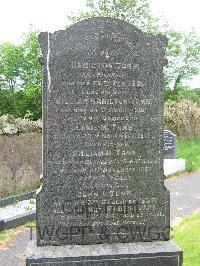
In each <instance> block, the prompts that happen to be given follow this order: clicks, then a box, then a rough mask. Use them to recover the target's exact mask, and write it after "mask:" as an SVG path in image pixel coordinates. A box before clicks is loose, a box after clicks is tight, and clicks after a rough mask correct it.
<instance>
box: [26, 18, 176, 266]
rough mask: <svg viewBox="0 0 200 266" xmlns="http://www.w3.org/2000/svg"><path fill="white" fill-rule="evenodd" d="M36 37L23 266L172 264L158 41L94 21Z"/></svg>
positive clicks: (116, 23)
mask: <svg viewBox="0 0 200 266" xmlns="http://www.w3.org/2000/svg"><path fill="white" fill-rule="evenodd" d="M39 42H40V45H41V48H42V53H43V58H42V60H41V61H42V64H43V121H44V130H43V134H44V136H43V184H42V186H41V188H40V191H39V193H38V195H37V246H36V244H35V243H32V244H31V245H30V246H29V249H28V259H27V265H32V264H33V265H46V264H42V263H46V262H48V263H49V264H48V265H55V263H56V265H144V264H145V263H147V264H146V265H181V252H180V250H179V249H178V248H177V247H176V246H175V245H174V244H173V243H172V242H171V241H169V229H170V216H169V208H170V207H169V203H170V202H169V192H168V191H167V189H166V188H165V186H164V173H163V92H162V85H163V66H164V65H165V63H166V60H165V58H164V53H165V48H166V45H167V39H166V38H165V37H164V36H153V35H148V34H144V33H143V32H141V31H140V30H138V29H137V28H136V27H134V26H132V25H130V24H129V23H127V22H124V21H120V20H117V19H111V18H94V19H87V20H83V21H81V22H79V23H77V24H75V25H73V26H71V27H70V28H68V29H67V30H63V31H58V32H55V33H54V34H51V33H42V34H40V36H39ZM31 263H32V264H31ZM37 263H38V264H37ZM108 263H109V264H108Z"/></svg>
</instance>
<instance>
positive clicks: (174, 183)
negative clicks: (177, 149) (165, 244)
mask: <svg viewBox="0 0 200 266" xmlns="http://www.w3.org/2000/svg"><path fill="white" fill-rule="evenodd" d="M166 187H167V188H168V189H169V190H170V195H171V213H170V218H171V224H172V226H173V225H175V224H177V222H179V221H180V219H181V218H182V217H184V216H187V215H191V214H192V213H193V212H194V211H196V210H197V209H200V172H199V173H192V174H189V175H184V176H180V177H178V178H176V179H168V180H166ZM34 238H35V231H34V232H33V239H34ZM29 241H30V232H29V231H27V230H26V231H24V232H22V233H20V234H19V235H18V236H17V237H16V238H15V239H14V240H13V241H12V242H11V245H10V247H9V249H7V250H4V251H0V265H1V266H25V256H26V247H27V244H28V242H29Z"/></svg>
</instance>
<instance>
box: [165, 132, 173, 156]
mask: <svg viewBox="0 0 200 266" xmlns="http://www.w3.org/2000/svg"><path fill="white" fill-rule="evenodd" d="M164 159H176V135H175V134H173V133H172V132H171V131H170V130H164Z"/></svg>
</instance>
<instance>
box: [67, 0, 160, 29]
mask: <svg viewBox="0 0 200 266" xmlns="http://www.w3.org/2000/svg"><path fill="white" fill-rule="evenodd" d="M86 7H87V10H86V11H82V12H80V13H79V14H78V15H71V16H68V21H69V23H70V24H73V23H75V22H77V21H80V20H82V19H86V18H92V17H99V16H101V17H114V18H118V19H123V20H126V21H128V22H129V23H131V24H134V25H135V26H137V27H138V28H140V29H142V30H144V31H146V32H151V31H155V30H156V25H157V24H156V21H157V20H156V19H154V18H153V16H152V15H151V12H150V7H149V1H148V0H86Z"/></svg>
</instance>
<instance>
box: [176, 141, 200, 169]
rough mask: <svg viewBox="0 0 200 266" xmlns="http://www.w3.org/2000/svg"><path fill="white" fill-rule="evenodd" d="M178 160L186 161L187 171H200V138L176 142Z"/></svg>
mask: <svg viewBox="0 0 200 266" xmlns="http://www.w3.org/2000/svg"><path fill="white" fill-rule="evenodd" d="M176 158H183V159H186V171H187V172H193V171H197V170H200V138H197V139H193V140H180V139H178V140H177V141H176Z"/></svg>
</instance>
